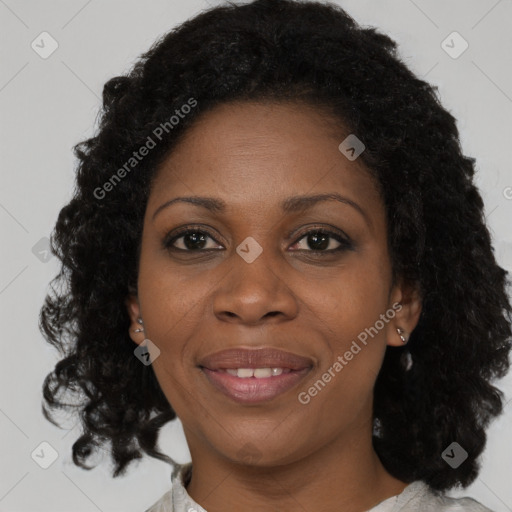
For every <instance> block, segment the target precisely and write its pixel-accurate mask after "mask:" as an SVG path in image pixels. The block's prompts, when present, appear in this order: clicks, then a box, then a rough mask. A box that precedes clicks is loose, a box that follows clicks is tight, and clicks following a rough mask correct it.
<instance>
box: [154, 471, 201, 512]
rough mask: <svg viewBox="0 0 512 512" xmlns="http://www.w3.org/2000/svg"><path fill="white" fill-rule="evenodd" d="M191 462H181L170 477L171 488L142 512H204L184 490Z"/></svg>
mask: <svg viewBox="0 0 512 512" xmlns="http://www.w3.org/2000/svg"><path fill="white" fill-rule="evenodd" d="M191 471H192V464H191V463H188V464H181V465H180V466H179V467H178V470H177V471H176V473H175V476H174V477H171V488H170V489H169V490H168V491H167V492H166V493H165V494H164V495H163V496H162V497H161V498H160V499H159V500H158V501H157V502H156V503H153V505H151V507H149V508H148V509H146V510H145V511H144V512H188V511H189V510H194V511H195V512H205V511H204V509H203V508H201V507H200V506H199V505H198V504H197V503H195V501H194V500H192V498H191V497H190V496H189V495H188V493H187V491H186V483H187V482H188V481H189V480H190V475H191Z"/></svg>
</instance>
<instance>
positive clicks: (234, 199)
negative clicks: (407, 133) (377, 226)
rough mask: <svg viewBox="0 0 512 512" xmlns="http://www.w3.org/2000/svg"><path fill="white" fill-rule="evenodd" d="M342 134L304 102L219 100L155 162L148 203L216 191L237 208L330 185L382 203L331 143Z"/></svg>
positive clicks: (357, 166) (356, 165) (364, 173)
mask: <svg viewBox="0 0 512 512" xmlns="http://www.w3.org/2000/svg"><path fill="white" fill-rule="evenodd" d="M347 135H349V132H347V130H346V128H345V127H344V126H343V125H342V123H341V122H338V121H336V120H334V119H333V117H332V116H330V115H329V114H328V113H327V112H326V111H325V110H321V109H316V108H314V107H313V106H310V105H305V104H300V103H277V102H269V103H256V102H236V103H229V104H223V105H220V106H218V107H215V108H214V109H212V110H211V111H208V112H206V113H204V114H203V115H202V116H201V117H200V118H199V119H198V120H196V121H195V122H194V124H193V125H192V126H191V127H189V128H188V130H187V132H186V133H185V134H184V136H183V138H182V139H181V141H180V142H179V143H178V145H177V146H176V147H175V148H174V149H173V151H172V152H171V154H170V155H169V156H168V157H167V158H166V160H165V161H164V162H163V163H162V165H161V166H160V168H159V169H158V172H157V173H156V176H155V178H154V185H153V187H152V193H151V196H150V201H149V204H148V208H153V209H154V208H155V207H157V203H158V202H162V201H165V200H169V199H171V198H172V197H171V196H173V195H175V196H178V195H208V196H211V195H218V196H221V197H223V198H224V199H225V201H226V202H227V203H228V204H229V205H233V206H236V205H238V206H240V207H241V206H243V205H247V203H248V201H249V202H254V203H259V204H264V205H267V206H268V205H269V204H270V203H273V202H276V203H277V202H280V201H282V199H284V198H286V197H289V196H291V195H296V194H318V193H332V192H340V193H344V194H345V195H349V196H350V195H351V196H352V197H353V198H354V200H355V198H356V197H357V198H358V199H359V200H360V201H363V202H366V203H372V202H373V203H375V202H377V203H381V200H380V196H379V193H378V191H377V187H376V185H375V182H374V179H373V178H372V176H371V174H370V172H369V171H368V169H366V168H365V166H364V164H363V163H362V161H361V159H356V160H354V161H350V160H348V159H347V158H346V156H345V155H344V154H342V153H341V152H340V150H339V149H338V146H339V145H340V143H341V142H342V141H343V140H344V139H345V138H346V137H347ZM214 193H215V194H214ZM381 206H382V205H381Z"/></svg>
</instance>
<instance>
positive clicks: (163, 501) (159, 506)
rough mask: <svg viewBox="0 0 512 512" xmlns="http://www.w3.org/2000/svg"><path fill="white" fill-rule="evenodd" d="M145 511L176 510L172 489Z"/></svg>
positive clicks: (169, 511) (167, 511)
mask: <svg viewBox="0 0 512 512" xmlns="http://www.w3.org/2000/svg"><path fill="white" fill-rule="evenodd" d="M144 512H174V511H173V506H172V490H171V491H168V492H166V493H165V494H164V495H163V496H162V497H161V498H160V499H159V500H158V501H157V502H156V503H154V504H153V505H151V507H149V508H148V509H146V510H145V511H144Z"/></svg>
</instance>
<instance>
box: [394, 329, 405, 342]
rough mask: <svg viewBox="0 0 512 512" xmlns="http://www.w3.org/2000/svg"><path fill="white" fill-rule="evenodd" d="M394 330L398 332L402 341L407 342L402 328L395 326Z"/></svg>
mask: <svg viewBox="0 0 512 512" xmlns="http://www.w3.org/2000/svg"><path fill="white" fill-rule="evenodd" d="M396 332H397V333H398V336H400V339H401V340H402V343H403V344H404V345H405V344H406V343H407V338H406V337H405V336H404V334H405V331H404V330H403V329H402V328H400V327H397V328H396Z"/></svg>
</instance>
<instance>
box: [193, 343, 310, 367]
mask: <svg viewBox="0 0 512 512" xmlns="http://www.w3.org/2000/svg"><path fill="white" fill-rule="evenodd" d="M199 366H202V367H204V368H208V369H209V370H220V369H229V368H290V370H302V369H304V368H309V367H311V366H313V360H312V359H310V358H309V357H304V356H299V355H298V354H294V353H292V352H285V351H283V350H279V349H275V348H268V347H265V348H259V349H243V348H230V349H225V350H221V351H220V352H215V353H214V354H210V355H208V356H206V357H204V358H202V359H201V360H200V362H199Z"/></svg>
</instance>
